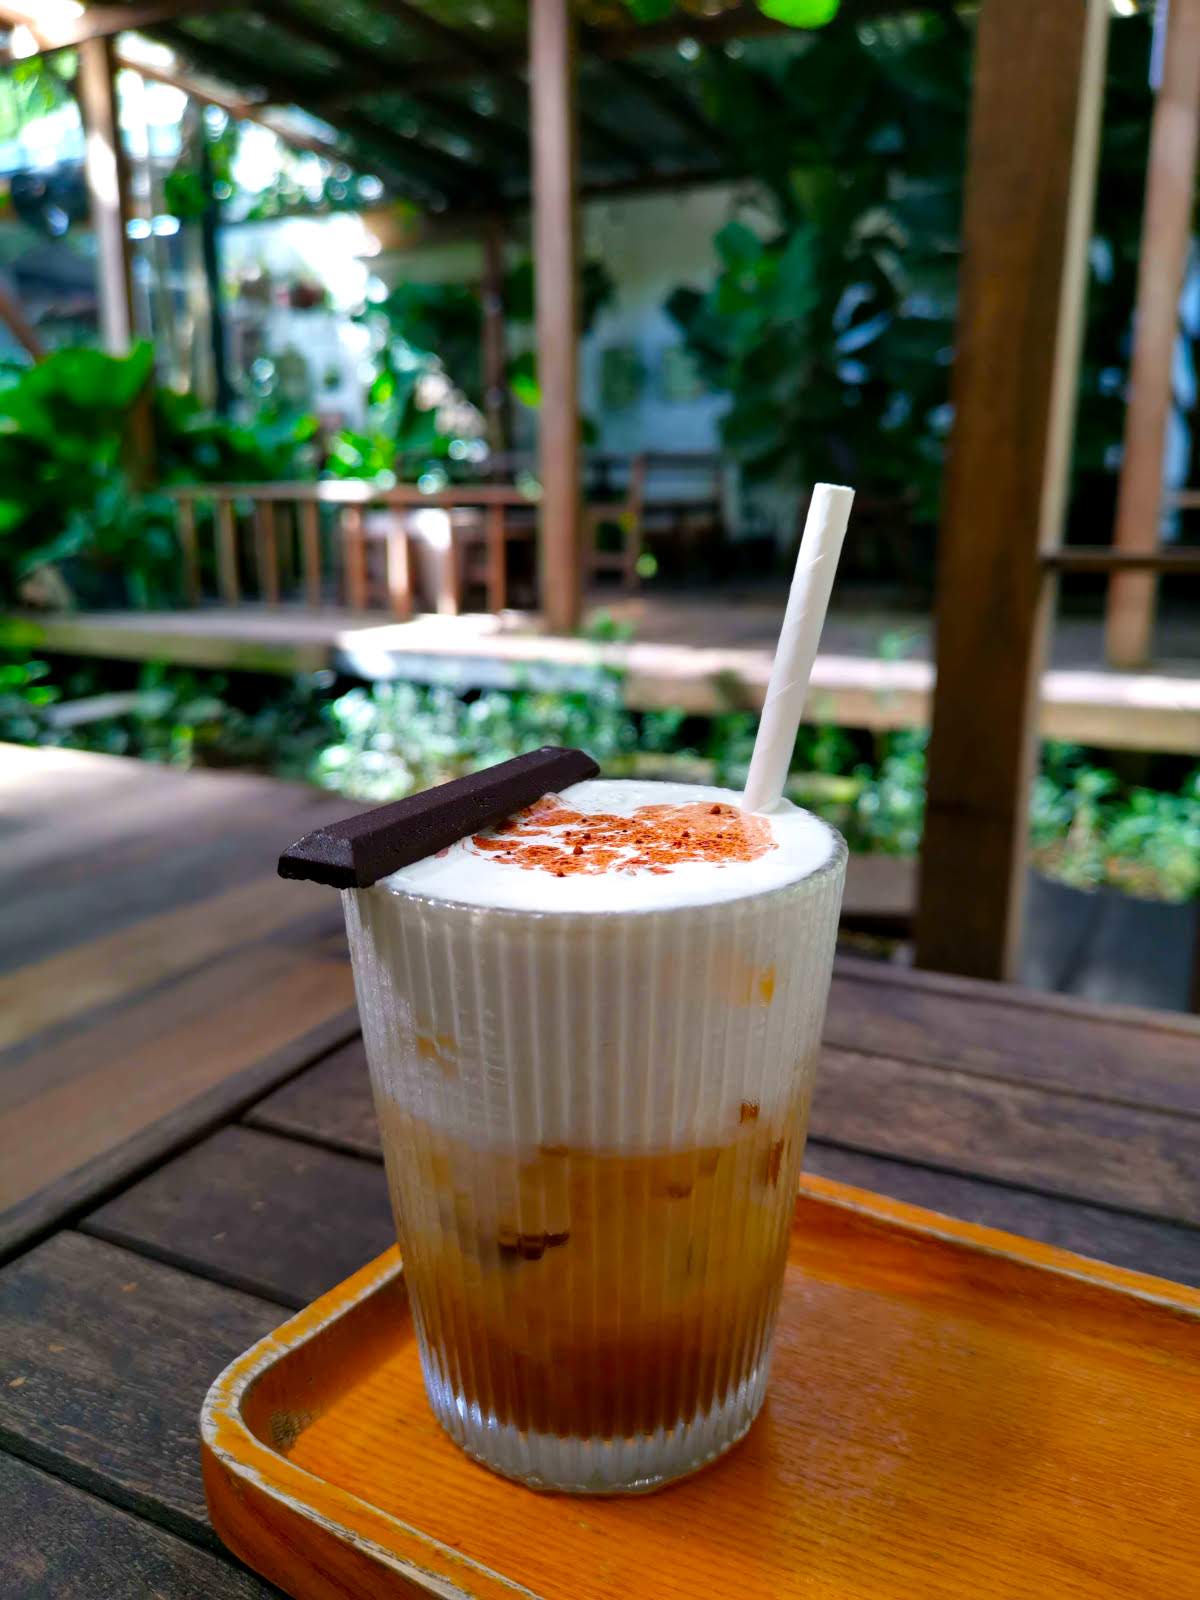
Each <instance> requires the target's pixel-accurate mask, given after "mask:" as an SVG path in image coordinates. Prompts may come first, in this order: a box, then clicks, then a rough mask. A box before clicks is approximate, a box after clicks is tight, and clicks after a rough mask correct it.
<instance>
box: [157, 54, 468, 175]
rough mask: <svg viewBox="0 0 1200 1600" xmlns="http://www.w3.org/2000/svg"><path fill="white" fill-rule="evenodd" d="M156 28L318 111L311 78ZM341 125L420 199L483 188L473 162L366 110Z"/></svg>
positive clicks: (216, 68) (230, 76)
mask: <svg viewBox="0 0 1200 1600" xmlns="http://www.w3.org/2000/svg"><path fill="white" fill-rule="evenodd" d="M154 31H155V37H157V38H160V39H163V40H164V41H165V42H166V43H167V44H169V45H170V46H171V48H172V49H173V50H177V51H178V52H179V53H180V54H182V55H184V56H186V57H189V58H190V59H191V60H193V61H194V62H195V64H196V65H197V66H198V67H200V68H201V69H206V70H208V71H210V72H215V73H216V74H217V76H218V77H220V78H223V79H226V80H227V81H230V82H233V83H237V82H239V81H240V82H241V83H242V84H251V85H253V86H254V87H256V88H261V89H263V90H264V91H265V92H266V94H267V95H268V96H269V97H270V98H271V99H272V100H273V101H275V102H276V103H283V104H286V105H295V106H299V107H300V109H301V110H312V111H313V114H314V115H319V113H318V112H316V111H315V109H314V108H313V106H312V84H313V80H312V79H311V78H307V79H294V78H290V77H285V76H284V75H283V74H282V73H280V72H278V71H276V70H275V69H274V68H273V67H264V66H263V65H262V62H261V60H259V59H254V60H251V59H250V58H248V57H247V56H245V55H243V54H242V52H241V51H240V50H231V49H229V47H228V46H227V45H225V44H220V45H215V44H210V43H209V41H208V40H207V39H203V40H201V39H196V38H194V37H193V36H192V35H191V34H189V33H183V32H181V31H180V30H178V29H176V28H157V29H155V30H154ZM338 128H339V130H341V131H344V132H346V133H349V134H352V135H354V137H355V138H358V139H360V140H361V141H362V142H363V143H364V144H367V145H370V146H372V147H374V149H375V150H376V151H378V152H380V153H381V154H382V156H383V159H384V160H385V161H386V163H387V165H388V166H389V167H390V169H391V170H392V171H393V172H394V173H396V174H397V175H399V176H401V177H402V178H403V179H405V180H406V181H405V182H403V183H401V184H399V185H398V187H401V188H405V187H407V188H408V191H409V193H410V194H412V195H413V198H415V199H418V200H422V201H425V202H428V201H429V199H430V198H431V194H432V196H433V197H434V198H438V199H441V200H449V199H452V198H454V194H455V192H458V193H462V192H463V191H464V190H466V189H467V188H468V186H469V187H470V188H471V190H472V191H474V190H476V189H477V188H478V173H477V171H476V169H475V167H474V166H473V165H472V164H471V163H469V162H465V161H459V160H457V159H456V158H455V157H453V156H449V155H444V154H443V152H441V151H436V152H435V151H432V150H428V149H426V148H424V147H422V146H420V145H418V144H416V142H415V141H410V140H406V139H403V138H402V137H401V136H400V135H399V134H397V133H394V132H393V131H392V130H391V129H390V128H385V127H383V126H382V125H380V124H379V123H376V122H374V121H372V120H371V118H369V117H365V116H363V115H362V113H361V112H346V113H344V114H343V115H342V116H340V117H339V119H338ZM343 159H344V157H343ZM414 183H416V184H419V185H421V189H420V190H419V191H415V190H414V189H413V184H414Z"/></svg>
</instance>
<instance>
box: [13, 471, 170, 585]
mask: <svg viewBox="0 0 1200 1600" xmlns="http://www.w3.org/2000/svg"><path fill="white" fill-rule="evenodd" d="M43 565H53V566H56V567H59V568H61V569H64V570H65V571H67V572H69V573H71V577H70V580H69V581H70V587H71V589H72V592H73V595H74V598H75V599H76V601H77V602H79V603H80V604H83V605H88V604H92V603H94V604H96V605H105V604H132V605H134V606H137V607H140V608H142V609H148V608H150V607H152V606H164V605H166V606H169V605H173V604H174V603H176V601H177V600H178V598H179V543H178V539H177V537H176V533H175V513H174V506H173V505H172V503H171V501H170V500H168V499H167V498H166V496H165V495H161V494H135V493H134V492H133V491H132V490H131V488H130V485H129V482H128V479H127V478H126V477H125V474H124V473H122V472H119V471H114V472H113V473H111V474H110V476H109V477H107V478H106V479H105V480H104V481H103V482H102V483H101V484H99V485H98V486H97V488H96V491H95V493H94V495H93V496H92V499H91V501H90V502H89V503H88V504H87V505H81V506H76V507H74V508H73V509H71V510H70V511H68V512H67V514H66V522H65V524H64V527H63V530H62V532H61V533H60V534H59V535H58V536H57V537H56V538H52V539H51V540H50V541H49V542H48V543H47V544H45V545H43V546H41V547H40V548H39V549H38V550H37V551H36V552H34V553H33V554H32V555H31V556H30V557H28V558H27V559H26V562H25V564H24V567H23V569H22V572H21V575H22V576H28V573H29V572H30V571H32V570H33V568H34V567H35V566H43ZM73 567H75V568H76V569H78V570H76V571H72V568H73Z"/></svg>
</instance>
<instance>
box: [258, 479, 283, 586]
mask: <svg viewBox="0 0 1200 1600" xmlns="http://www.w3.org/2000/svg"><path fill="white" fill-rule="evenodd" d="M254 554H255V556H256V558H257V565H258V597H259V599H260V600H263V601H265V602H266V604H267V605H269V606H277V605H278V604H279V538H278V534H277V531H276V527H275V502H274V501H273V500H260V501H259V502H258V503H257V505H256V506H255V507H254Z"/></svg>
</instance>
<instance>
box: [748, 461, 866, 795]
mask: <svg viewBox="0 0 1200 1600" xmlns="http://www.w3.org/2000/svg"><path fill="white" fill-rule="evenodd" d="M853 504H854V490H853V489H844V488H841V487H840V486H839V485H837V484H833V483H818V484H817V485H816V487H815V488H814V489H813V492H812V500H811V502H810V503H809V507H808V518H807V520H806V521H805V524H804V537H803V538H802V539H801V540H800V552H799V554H798V555H797V557H796V571H795V575H794V576H793V578H792V587H791V592H790V593H789V594H788V603H787V610H786V611H785V612H784V615H783V627H782V628H781V629H780V633H779V644H778V646H777V648H776V651H775V661H774V664H773V665H772V667H771V681H770V682H769V683H768V684H767V698H766V701H765V703H764V705H763V710H762V716H761V717H760V718H759V723H758V735H757V737H756V738H755V740H754V754H753V755H752V756H751V757H750V774H749V776H748V777H747V779H746V792H745V794H744V795H743V796H742V809H743V810H744V811H771V810H773V809H774V807H775V806H777V805H778V804H779V802H780V800H781V799H782V798H783V786H784V784H785V783H786V782H787V775H788V766H789V764H790V762H791V759H792V750H793V748H794V746H795V743H796V731H797V729H798V728H799V726H800V716H801V713H802V712H803V710H804V699H805V696H806V695H807V693H808V680H809V678H810V677H811V676H812V669H813V662H814V661H815V660H816V656H817V645H818V643H819V642H820V638H821V629H822V628H823V627H824V625H825V613H826V611H827V610H828V609H829V595H830V591H831V590H832V589H833V578H834V574H835V573H836V571H837V564H838V557H839V556H840V555H841V553H842V540H843V539H844V538H845V536H846V523H847V522H848V521H849V519H850V507H851V506H852V505H853Z"/></svg>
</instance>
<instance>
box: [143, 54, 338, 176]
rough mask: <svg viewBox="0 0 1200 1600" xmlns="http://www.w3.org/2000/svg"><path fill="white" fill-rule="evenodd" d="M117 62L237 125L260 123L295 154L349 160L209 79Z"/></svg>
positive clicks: (331, 143) (331, 145)
mask: <svg viewBox="0 0 1200 1600" xmlns="http://www.w3.org/2000/svg"><path fill="white" fill-rule="evenodd" d="M116 60H117V65H118V66H119V67H121V68H122V69H123V70H125V71H127V72H137V73H139V74H140V75H141V76H142V77H143V78H148V79H150V81H151V82H152V83H165V84H166V86H167V87H168V88H169V89H179V90H180V91H181V92H182V93H184V94H186V95H188V96H189V97H190V98H191V99H193V100H198V101H199V102H200V104H201V105H205V106H216V107H217V109H218V110H220V111H224V112H225V114H226V115H227V116H229V117H232V118H233V120H234V121H235V122H256V123H258V124H259V125H260V126H261V127H264V128H268V129H269V130H270V131H271V132H272V133H273V134H274V135H275V136H276V138H278V139H282V140H283V142H284V143H285V144H288V145H291V147H292V149H294V150H311V151H312V152H313V154H314V155H318V156H326V157H328V158H329V159H331V160H334V161H344V160H345V155H346V153H345V151H344V150H343V149H342V148H341V147H340V146H339V145H338V144H337V143H335V141H334V140H332V139H321V138H318V137H316V135H314V134H311V133H310V134H303V133H298V132H296V131H295V130H293V129H292V128H290V127H289V126H288V124H287V123H285V122H281V121H280V120H279V118H278V117H273V116H272V115H271V113H270V110H269V109H268V108H267V107H266V106H264V105H262V104H260V103H258V102H256V101H253V100H243V99H241V98H239V97H238V96H237V95H234V94H228V93H226V92H225V91H224V90H223V89H222V88H221V87H219V86H218V85H216V84H213V83H209V82H208V81H207V80H206V79H201V78H195V77H193V76H192V75H191V74H190V73H186V72H168V71H166V70H164V69H163V68H162V67H156V66H150V65H148V64H147V63H146V62H144V61H139V60H137V59H135V58H134V57H133V56H130V55H125V54H122V53H121V52H120V51H118V52H117V57H116Z"/></svg>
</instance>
